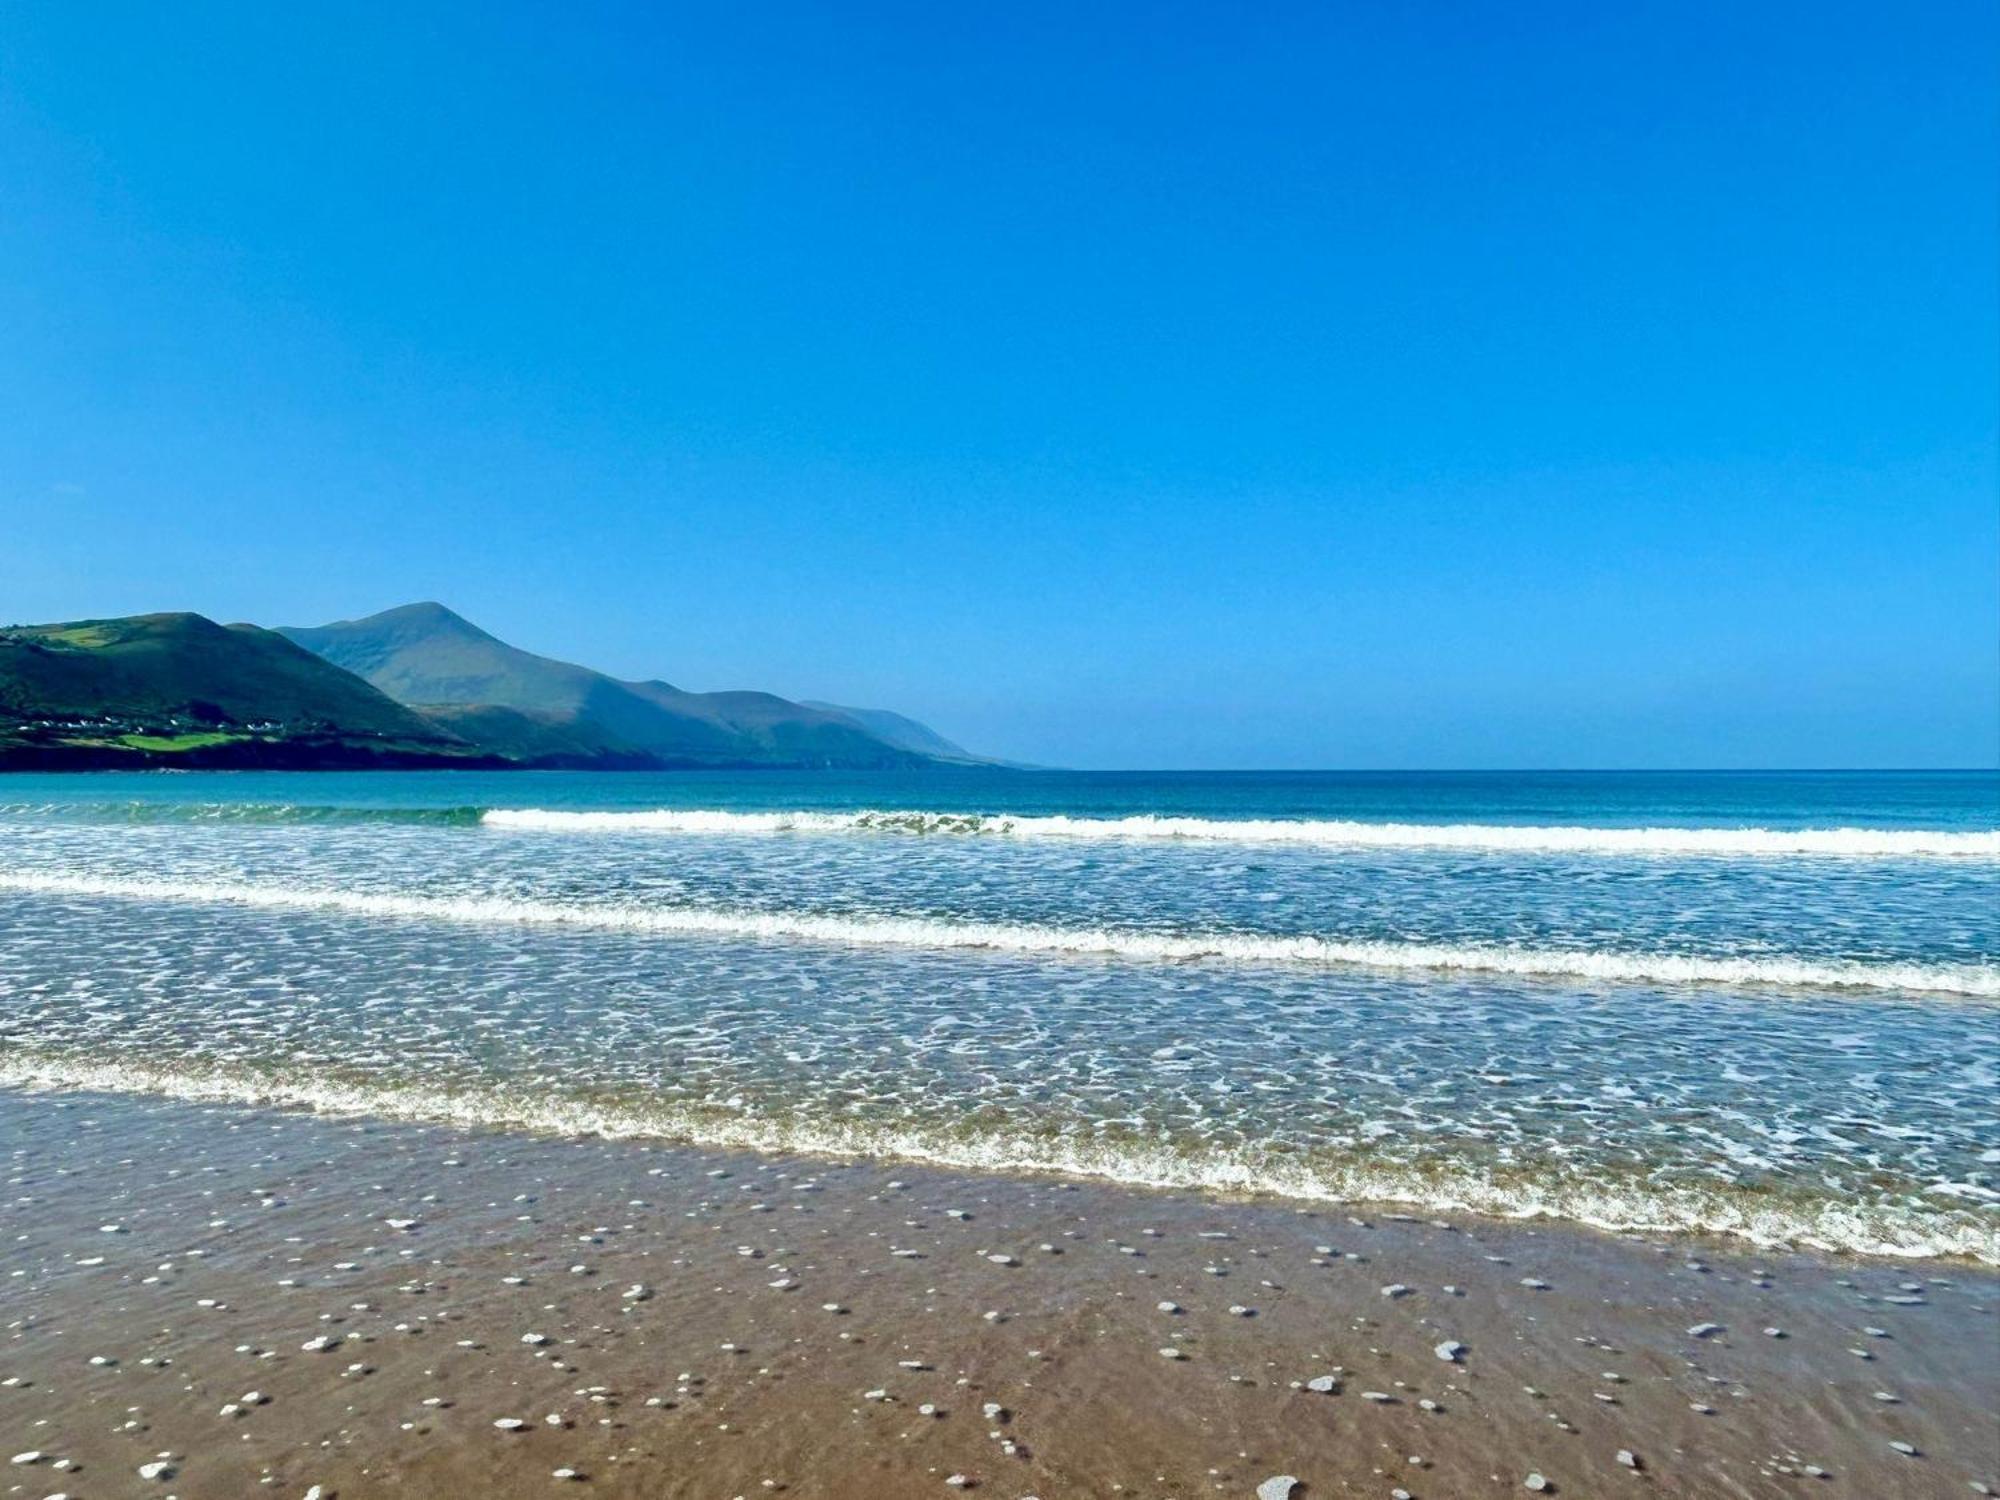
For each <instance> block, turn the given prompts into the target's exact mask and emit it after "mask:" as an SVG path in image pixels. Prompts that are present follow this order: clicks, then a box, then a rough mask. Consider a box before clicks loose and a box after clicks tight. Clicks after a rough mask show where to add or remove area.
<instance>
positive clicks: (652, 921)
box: [0, 873, 2000, 1000]
mask: <svg viewBox="0 0 2000 1500" xmlns="http://www.w3.org/2000/svg"><path fill="white" fill-rule="evenodd" d="M0 890H5V891H17V892H21V893H23V894H31V895H50V896H77V897H87V898H107V899H115V900H133V901H163V902H177V903H184V904H194V905H236V906H248V907H258V908H265V909H276V910H294V911H317V912H333V913H345V914H351V915H355V916H364V917H388V918H410V919H418V920H429V921H446V922H469V923H512V924H526V925H536V926H560V927H570V928H586V929H595V930H601V931H615V932H635V933H657V934H661V935H673V936H682V935H685V936H695V937H716V938H735V939H744V940H749V941H802V942H811V943H820V944H827V945H833V946H849V947H871V948H924V949H942V950H949V949H979V950H985V951H989V952H998V953H1013V954H1024V955H1049V956H1076V957H1105V958H1116V959H1130V960H1137V961H1142V962H1166V963H1174V962H1188V961H1197V960H1209V961H1220V962H1234V963H1244V964H1265V965H1315V966H1320V967H1353V968H1367V969H1377V970H1402V971H1427V972H1432V973H1464V974H1474V975H1478V974H1498V975H1506V976H1510V977H1516V978H1523V979H1557V980H1573V981H1583V982H1595V983H1613V984H1675V985H1678V984H1706V985H1731V986H1744V985H1750V986H1777V987H1787V988H1811V989H1836V990H1838V989H1848V990H1866V991H1900V992H1911V993H1929V994H1939V995H1956V996H1965V997H1972V998H1977V999H1982V1000H1989V999H2000V968H1996V967H1988V966H1983V965H1977V964H1919V963H1900V962H1885V961H1873V960H1859V959H1803V958H1794V957H1782V956H1768V955H1767V956H1759V957H1755V958H1750V957H1737V956H1732V955H1726V954H1705V955H1704V954H1678V953H1621V952H1612V951H1605V950H1598V949H1581V950H1572V949H1562V948H1539V949H1537V948H1513V947H1499V946H1494V945H1487V944H1472V943H1468V944H1458V943H1420V942H1400V941H1390V940H1383V939H1343V938H1336V937H1322V936H1316V935H1301V936H1288V935H1284V934H1277V933H1257V932H1185V931H1171V932H1156V931H1144V930H1135V929H1126V928H1110V927H1058V926H1044V925H1038V924H1034V923H1007V922H972V921H959V920H952V919H947V918H938V917H892V916H871V915H832V914H821V913H813V912H786V911H755V910H744V909H730V908H717V907H703V906H685V905H635V904H629V903H613V902H588V901H552V900H546V899H524V898H518V897H501V896H448V895H438V896H428V895H409V894H391V893H386V892H376V891H356V890H343V889H337V888H324V887H310V886H290V885H272V884H252V883H248V882H240V881H205V880H181V879H169V878H161V879H154V878H129V877H107V876H94V875H67V874H53V873H51V874H26V873H22V874H4V875H0Z"/></svg>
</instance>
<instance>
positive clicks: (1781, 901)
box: [0, 772, 2000, 1262]
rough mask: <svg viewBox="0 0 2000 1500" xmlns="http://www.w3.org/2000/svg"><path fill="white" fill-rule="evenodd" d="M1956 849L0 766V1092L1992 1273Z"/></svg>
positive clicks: (1829, 786) (1983, 1034) (1165, 809)
mask: <svg viewBox="0 0 2000 1500" xmlns="http://www.w3.org/2000/svg"><path fill="white" fill-rule="evenodd" d="M1052 820H1053V821H1052ZM1996 829H2000V778H1996V777H1993V776H1984V775H1880V776H1863V775H1803V776H1797V777H1784V776H1768V775H1766V776H1740V777H1739V776H1721V775H1716V776H1597V777H1592V776H1583V775H1568V776H1523V777H1509V776H1487V777H1477V776H1449V777H1422V776H1404V777H1389V776H1359V777H1356V776H1326V777H1312V776H1301V775H1274V776H1270V777H1264V778H1260V777H1255V776H1244V775H1231V776H1214V777H1202V776H1186V777H1163V776H1088V775H1070V774H1056V773H1033V774H1019V773H971V772H955V773H939V774H937V775H935V776H924V775H907V774H894V775H889V774H885V775H880V776H873V777H870V776H859V775H841V776H824V777H822V776H815V775H779V774H766V775H758V776H711V775H680V776H671V775H658V776H655V775H614V776H594V775H559V774H557V775H542V774H522V775H513V776H508V775H480V774H455V773H454V774H437V773H432V774H419V775H403V774H375V775H334V774H321V775H285V774H269V773H265V774H234V775H201V774H194V775H167V776H159V775H155V776H80V777H68V778H59V777H27V776H16V777H10V778H7V779H6V781H5V782H4V783H0V961H3V962H0V1080H4V1081H9V1082H14V1083H41V1084H55V1085H58V1086H88V1087H118V1088H130V1089H139V1090H145V1091H156V1092H173V1093H183V1094H194V1095H197V1096H202V1097H218V1098H243V1099H251V1098H269V1099H278V1100H285V1101H290V1102H294V1103H299V1104H306V1105H311V1106H315V1107H321V1108H329V1109H343V1110H359V1111H364V1112H371V1113H379V1114H387V1115H397V1116H402V1117H407V1118H452V1119H482V1120H493V1121H498V1122H506V1123H516V1124H524V1125H529V1126H533V1127H536V1128H541V1129H549V1130H557V1131H578V1130H601V1131H609V1132H618V1133H638V1134H659V1135H664V1136H671V1137H678V1138H685V1139H693V1140H702V1141H714V1142H721V1143H728V1144H745V1145H752V1146H770V1147H788V1148H803V1149H808V1150H817V1151H830V1152H878V1153H887V1154H894V1155H899V1156H910V1157H922V1158H929V1159H933V1160H941V1161H947V1162H952V1163H955V1164H960V1165H967V1166H979V1167H1001V1168H1029V1169H1048V1170H1060V1171H1067V1172H1080V1173H1089V1174H1097V1175H1105V1176H1110V1177H1114V1178H1119V1179H1121V1180H1128V1181H1143V1182H1158V1183H1168V1184H1175V1185H1185V1186H1191V1187H1198V1188H1214V1189H1239V1188H1248V1189H1257V1190H1263V1191H1272V1192H1279V1193H1285V1194H1291V1195H1296V1196H1300V1197H1309V1198H1336V1199H1338V1198H1370V1199H1392V1200H1396V1201H1400V1202H1405V1203H1411V1204H1416V1205H1421V1206H1425V1207H1430V1208H1433V1209H1439V1210H1442V1209H1445V1208H1462V1209H1473V1210H1477V1211H1481V1212H1486V1213H1497V1214H1514V1215H1525V1214H1547V1215H1552V1216H1556V1217H1561V1218H1566V1219H1572V1220H1578V1221H1583V1222H1588V1223H1593V1224H1598V1225H1602V1226H1607V1227H1645V1228H1656V1229H1657V1228H1667V1229H1675V1228H1679V1229H1703V1230H1711V1231H1719V1232H1724V1233H1731V1234H1738V1235H1742V1236H1744V1237H1746V1238H1749V1239H1752V1240H1756V1241H1759V1242H1764V1243H1774V1242H1794V1243H1804V1244H1813V1245H1817V1246H1822V1247H1826V1248H1833V1249H1846V1250H1859V1251H1873V1252H1883V1253H1893V1254H1904V1255H1955V1256H1971V1257H1975V1258H1979V1259H1982V1260H1987V1261H1993V1262H2000V1105H1996V1098H2000V1091H1996V1088H1995V1085H1996V1083H2000V1003H1996V1002H2000V901H1996V900H1995V897H1996V895H2000V832H1996Z"/></svg>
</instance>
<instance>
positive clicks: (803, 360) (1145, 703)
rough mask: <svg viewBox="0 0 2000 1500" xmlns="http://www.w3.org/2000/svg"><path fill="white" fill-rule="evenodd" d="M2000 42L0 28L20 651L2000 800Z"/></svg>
mask: <svg viewBox="0 0 2000 1500" xmlns="http://www.w3.org/2000/svg"><path fill="white" fill-rule="evenodd" d="M1240 10H1248V11H1250V12H1252V14H1251V15H1249V16H1244V15H1241V14H1232V12H1236V11H1240ZM1996 56H2000V7H1995V6H1993V5H1991V4H1990V3H1987V0H1978V3H1966V4H1962V5H1959V4H1927V3H1917V4H1911V5H1899V6H1893V7H1886V8H1885V7H1882V6H1879V5H1859V4H1842V3H1838V0H1835V3H1815V4H1800V5H1777V4H1749V5H1744V4H1737V3H1730V4H1716V5H1712V6H1704V5H1696V4H1687V5H1681V4H1659V5H1645V4H1641V5H1630V6H1628V5H1605V4H1598V3H1592V4H1579V5H1575V6H1573V7H1571V6H1561V5H1555V4H1537V5H1531V6H1519V5H1499V4H1493V5H1473V6H1462V5H1442V4H1440V5H1374V4H1346V5H1339V4H1313V5H1301V6H1296V7H1288V6H1280V5H1272V6H1253V7H1233V6H1221V5H1208V6H1186V7H1183V6H1176V5H1157V4H1154V5H1145V6H1139V5H1132V6H1118V5H1101V6H1074V5H1047V6H1043V5H1034V4H1009V5H995V6H978V7H969V6H960V5H950V4H938V3H935V0H925V3H913V4H909V5H900V6H887V5H865V4H858V5H840V6H834V5H822V6H810V7H808V6H793V5H785V4H759V5H750V6H732V5H712V6H703V7H676V6H646V5H631V6H611V5H592V4H562V5H548V4H536V5H520V6H511V5H503V4H484V3H482V4H478V5H470V4H468V5H464V6H457V5H423V4H394V5H387V4H385V5H358V4H355V5H351V4H341V5H322V6H290V5H270V4H263V3H259V4H254V5H241V6H236V5H228V4H221V3H203V4H199V5H185V6H183V5H161V4H155V3H147V4H144V5H137V4H134V5H111V4H65V3H60V0H39V3H35V0H24V3H18V4H11V5H8V6H6V7H5V8H4V10H0V619H8V620H40V619H62V618H74V617H79V616H86V615H108V614H121V613H128V612H135V611H140V610H150V609H168V608H181V609H196V610H200V611H202V612H204V613H207V614H212V615H215V616H218V617H221V618H224V619H231V620H234V619H250V620H256V621H259V622H263V623H287V624H290V623H313V622H318V621H322V620H326V619H330V618H336V617H342V616H352V615H358V614H364V613H368V612H370V611H372V610H375V609H379V608H383V607H385V606H388V605H391V604H396V603H401V602H405V601H408V600H411V599H418V598H438V599H442V600H444V601H446V602H448V603H450V604H452V605H454V606H455V607H457V608H458V609H459V610H460V611H461V612H463V613H465V614H466V615H468V616H470V617H471V618H472V619H474V620H476V621H478V622H479V623H481V624H483V625H485V626H487V627H488V628H489V629H492V630H494V631H495V632H496V633H498V634H500V635H502V636H504V637H506V638H508V639H510V640H513V641H515V642H517V643H519V644H522V645H525V646H528V647H531V648H534V649H537V650H541V651H545V652H548V653H550V654H553V655H558V656H564V657H569V658H572V659H577V660H582V661H586V662H588V663H590V664H592V665H596V666H601V667H604V668H606V669H609V670H613V671H616V672H619V673H621V674H625V675H641V674H643V675H654V674H657V675H660V676H664V677H666V678H668V679H669V680H671V681H674V682H677V683H679V684H681V685H683V686H687V687H693V688H714V687H725V686H759V687H767V688H770V689H773V690H776V691H779V692H784V693H789V694H793V695H810V696H822V697H830V698H836V699H840V700H843V701H847V702H853V703H859V704H865V705H885V706H892V707H896V708H900V709H903V710H905V711H908V712H911V713H914V714H916V715H918V716H919V717H922V718H924V719H926V720H928V721H930V722H932V723H933V724H935V725H936V726H937V727H939V728H940V729H942V730H944V731H945V732H947V733H949V734H951V735H953V736H955V737H957V738H959V739H961V740H963V741H965V742H967V743H969V744H972V745H975V746H977V747H980V748H982V749H988V750H991V751H994V752H998V753H1004V754H1010V755H1015V756H1020V757H1024V758H1031V759H1035V760H1041V761H1048V762H1055V763H1061V764H1068V765H1131V766H1189V765H1196V766H1523V765H1525V766H1534V765H1561V766H1588V765H1604V766H1643V765H1664V766H1730V765H1788V764H1804V765H1885V764H1886V765H1943V764H1958V765H1967V764H1971V765H1977V764H1987V765H1991V764H1993V763H1994V762H1995V760H1996V756H2000V582H1997V581H1996V574H2000V455H1996V431H1995V429H1996V422H1997V421H2000V372H1997V371H1996V365H2000V354H1997V353H1996V351H1997V350H2000V270H1996V267H2000V250H1997V249H1996V238H2000V236H1996V181H2000V145H1996V142H2000V84H1996V64H1995V61H1994V60H1995V58H1996Z"/></svg>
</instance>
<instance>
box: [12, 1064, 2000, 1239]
mask: <svg viewBox="0 0 2000 1500" xmlns="http://www.w3.org/2000/svg"><path fill="white" fill-rule="evenodd" d="M0 1088H13V1089H22V1090H63V1091H87V1092H95V1093H124V1094H149V1095H159V1096H165V1097H169V1098H174V1099H181V1100H186V1101H190V1102H194V1103H202V1104H222V1105H255V1106H274V1105H275V1106H282V1107H289V1108H300V1109H308V1110H312V1111H315V1112H318V1113H323V1114H330V1115H339V1116H366V1117H370V1118H375V1119H388V1120H400V1121H407V1122H410V1123H415V1124H433V1125H446V1126H451V1127H455V1128H461V1129H466V1128H475V1129H476V1128H486V1129H494V1128H497V1129H512V1130H526V1131H532V1132H535V1133H537V1134H547V1135H556V1136H564V1137H577V1136H586V1135H596V1136H603V1137H607V1138H611V1139H621V1138H645V1139H657V1140H672V1141H680V1142H684V1143H687V1144H690V1145H695V1146H705V1147H711V1148H719V1149H728V1150H747V1151H756V1152H761V1153H782V1154H791V1153H797V1154H803V1155H809V1156H820V1157H830V1158H834V1159H854V1158H872V1159H881V1160H893V1161H908V1162H922V1163H927V1164H930V1165H934V1166H941V1167H947V1168H951V1169H954V1170H959V1171H973V1172H1000V1173H1008V1174H1041V1175H1053V1176H1060V1177H1073V1178H1090V1179H1098V1180H1103V1181H1109V1182H1115V1183H1120V1184H1124V1185H1126V1186H1131V1187H1142V1188H1163V1189H1171V1190H1179V1191H1191V1192H1196V1193H1231V1194H1237V1193H1255V1194H1264V1195H1270V1196H1274V1197H1281V1198H1291V1199H1298V1200H1304V1201H1308V1202H1323V1203H1324V1202H1331V1203H1376V1204H1385V1205H1397V1206H1403V1207H1411V1208H1417V1209H1421V1210H1422V1211H1424V1212H1425V1213H1430V1214H1438V1213H1465V1214H1477V1215H1482V1216H1485V1217H1488V1218H1502V1219H1557V1220H1563V1221H1566V1222H1569V1223H1572V1224H1581V1225H1585V1226H1588V1227H1590V1228H1594V1229H1600V1230H1606V1231H1610V1232H1613V1233H1622V1234H1643V1233H1677V1234H1709V1235H1724V1236H1728V1237H1731V1238H1736V1239H1742V1240H1747V1241H1749V1242H1750V1243H1752V1244H1755V1245H1758V1246H1761V1247H1766V1248H1790V1247H1800V1246H1803V1247H1807V1248H1811V1249H1817V1250H1824V1251H1831V1252H1835V1253H1847V1254H1858V1255H1879V1256H1895V1257H1900V1258H1909V1259H1929V1260H1937V1259H1960V1260H1973V1261H1978V1262H1982V1263H1984V1264H1987V1265H2000V1227H1996V1225H1995V1223H1994V1221H1993V1220H1992V1218H1991V1217H1990V1216H1981V1215H1979V1214H1978V1213H1976V1212H1969V1211H1965V1210H1959V1209H1953V1208H1944V1209H1941V1210H1937V1211H1932V1212H1928V1213H1926V1212H1921V1211H1911V1210H1907V1209H1903V1208H1898V1207H1894V1206H1889V1205H1881V1204H1866V1203H1860V1202H1854V1201H1848V1200H1843V1199H1840V1198H1835V1197H1827V1198H1821V1199H1811V1200H1802V1199H1796V1198H1791V1199H1779V1198H1775V1197H1773V1196H1771V1195H1769V1194H1762V1193H1758V1192H1755V1191H1743V1190H1730V1189H1728V1188H1723V1187H1702V1188H1692V1187H1674V1186H1663V1185H1659V1184H1653V1183H1647V1182H1641V1181H1636V1180H1635V1181H1630V1182H1625V1183H1610V1182H1604V1181H1590V1182H1570V1181H1564V1180H1563V1179H1561V1177H1560V1176H1559V1175H1558V1174H1556V1173H1553V1172H1551V1173H1524V1172H1515V1173H1513V1174H1510V1175H1509V1176H1508V1177H1506V1178H1504V1179H1503V1178H1501V1177H1498V1176H1495V1175H1493V1174H1491V1173H1489V1172H1486V1171H1483V1170H1481V1169H1479V1168H1478V1167H1476V1166H1470V1165H1468V1166H1463V1167H1436V1166H1433V1167H1429V1168H1426V1169H1423V1170H1417V1169H1412V1168H1408V1167H1404V1166H1400V1165H1398V1164H1396V1163H1391V1162H1383V1163H1379V1164H1376V1163H1368V1162H1351V1163H1324V1162H1321V1163H1315V1162H1312V1161H1309V1160H1308V1161H1301V1160H1299V1159H1296V1158H1287V1157H1284V1156H1282V1155H1277V1154H1270V1153H1260V1152H1257V1151H1255V1150H1244V1151H1236V1152H1222V1151H1206V1152H1203V1153H1201V1154H1199V1155H1190V1154H1186V1153H1182V1152H1176V1151H1174V1150H1172V1149H1171V1148H1168V1147H1164V1146H1163V1147H1142V1146H1135V1145H1129V1144H1115V1145H1114V1144H1105V1143H1100V1142H1093V1141H1087V1140H1075V1141H1072V1140H1062V1141H1050V1140H1047V1139H1043V1138H1030V1137H1023V1136H1018V1135H1012V1134H1008V1133H1006V1132H1003V1131H988V1132H983V1133H972V1134H966V1135H953V1136H938V1135H935V1134H928V1133H925V1132H923V1131H921V1130H917V1129H911V1128H906V1127H899V1126H894V1125H869V1124H862V1123H853V1122H834V1121H805V1120H798V1119H784V1120H777V1119H772V1118H769V1117H766V1116H759V1115H754V1114H748V1113H738V1114H728V1113H724V1112H719V1111H710V1112H705V1113H696V1112H693V1111H687V1110H680V1109H676V1108H673V1107H670V1106H658V1105H654V1106H644V1107H641V1106H633V1105H625V1104H618V1103H599V1102H594V1101H590V1100H584V1099H575V1098H565V1097H562V1096H560V1095H555V1094H550V1093H547V1092H536V1093H533V1094H523V1093H521V1092H519V1091H517V1090H511V1089H507V1088H502V1087H472V1088H455V1089H452V1090H450V1091H449V1092H446V1091H440V1090H434V1089H425V1088H420V1087H409V1086H398V1085H393V1084H379V1083H360V1082H353V1081H347V1080H342V1079H337V1078H326V1077H317V1078H316V1077H312V1076H308V1075H305V1074H302V1073H292V1074H289V1075H287V1076H284V1077H277V1076H272V1075H267V1074H260V1073H250V1072H245V1071H235V1070H224V1069H217V1068H212V1067H196V1068H186V1067H176V1066H173V1065H171V1064H167V1065H162V1064H156V1063H137V1062H112V1061H98V1060H88V1059H76V1058H62V1057H37V1056H32V1055H24V1054H19V1053H16V1054H13V1055H0Z"/></svg>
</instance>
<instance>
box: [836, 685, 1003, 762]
mask: <svg viewBox="0 0 2000 1500" xmlns="http://www.w3.org/2000/svg"><path fill="white" fill-rule="evenodd" d="M800 705H801V706H802V707H804V708H811V709H817V710H818V711H819V712H820V713H823V714H832V715H833V716H834V717H835V718H839V719H845V720H847V721H848V722H849V723H850V724H853V725H855V726H857V727H858V728H861V729H864V730H866V731H867V732H868V733H869V734H872V735H874V736H875V738H876V739H878V740H881V741H883V742H884V743H885V744H890V745H894V746H895V747H896V748H897V749H898V750H908V751H909V752H911V753H912V754H913V755H928V756H930V757H931V758H932V759H933V760H955V761H964V762H965V763H967V764H968V765H987V764H990V762H989V761H987V759H986V758H985V757H984V756H980V755H974V754H973V753H972V752H971V751H970V750H967V749H966V748H965V747H964V746H962V745H955V744H953V743H952V742H951V741H950V740H948V739H946V738H945V737H944V736H943V735H941V734H939V733H938V732H937V731H936V730H935V729H933V728H931V727H930V725H928V724H919V723H918V722H917V721H916V720H915V719H912V718H909V717H908V716H906V715H904V714H899V713H891V712H890V711H889V710H888V709H886V708H847V707H844V706H842V705H841V704H838V703H821V702H818V701H816V700H814V699H811V698H805V699H801V700H800Z"/></svg>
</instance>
